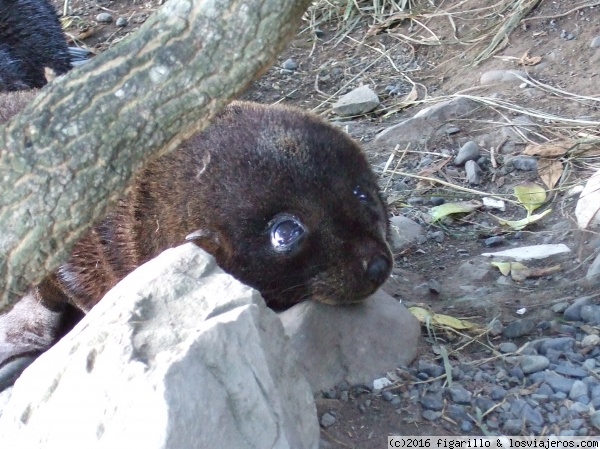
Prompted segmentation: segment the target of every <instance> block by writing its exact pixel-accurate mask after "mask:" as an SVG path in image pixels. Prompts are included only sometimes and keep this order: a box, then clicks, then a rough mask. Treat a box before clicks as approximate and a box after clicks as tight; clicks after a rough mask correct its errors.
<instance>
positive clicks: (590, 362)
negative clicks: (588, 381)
mask: <svg viewBox="0 0 600 449" xmlns="http://www.w3.org/2000/svg"><path fill="white" fill-rule="evenodd" d="M581 341H583V340H581ZM581 366H583V368H584V369H587V370H589V371H592V370H593V369H594V368H596V360H594V359H585V360H584V361H583V362H582V363H581Z"/></svg>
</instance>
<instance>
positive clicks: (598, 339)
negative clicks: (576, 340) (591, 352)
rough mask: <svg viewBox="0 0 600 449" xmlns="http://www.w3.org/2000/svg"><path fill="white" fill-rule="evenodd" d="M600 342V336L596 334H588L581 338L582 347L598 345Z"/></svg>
mask: <svg viewBox="0 0 600 449" xmlns="http://www.w3.org/2000/svg"><path fill="white" fill-rule="evenodd" d="M599 343H600V336H598V335H595V334H591V335H586V336H585V337H583V338H582V339H581V347H582V348H588V347H593V346H598V344H599Z"/></svg>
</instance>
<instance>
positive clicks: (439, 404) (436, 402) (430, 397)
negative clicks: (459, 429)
mask: <svg viewBox="0 0 600 449" xmlns="http://www.w3.org/2000/svg"><path fill="white" fill-rule="evenodd" d="M420 402H421V405H422V406H423V407H425V408H426V409H427V410H435V411H440V410H443V409H444V400H443V399H442V395H441V394H436V393H428V394H426V395H424V396H423V397H422V398H421V401H420Z"/></svg>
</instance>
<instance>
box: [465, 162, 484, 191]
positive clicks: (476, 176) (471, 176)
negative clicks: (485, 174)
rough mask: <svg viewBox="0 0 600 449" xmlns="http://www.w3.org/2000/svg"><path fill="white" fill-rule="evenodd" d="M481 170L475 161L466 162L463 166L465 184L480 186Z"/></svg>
mask: <svg viewBox="0 0 600 449" xmlns="http://www.w3.org/2000/svg"><path fill="white" fill-rule="evenodd" d="M481 173H482V171H481V168H480V167H479V165H477V162H475V161H467V162H466V164H465V175H466V178H467V182H468V183H469V184H471V185H475V186H478V185H479V184H481Z"/></svg>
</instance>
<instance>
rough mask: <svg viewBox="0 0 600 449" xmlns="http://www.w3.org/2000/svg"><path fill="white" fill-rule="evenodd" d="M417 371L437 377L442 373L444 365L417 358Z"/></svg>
mask: <svg viewBox="0 0 600 449" xmlns="http://www.w3.org/2000/svg"><path fill="white" fill-rule="evenodd" d="M417 371H419V372H420V373H425V374H427V376H429V377H439V376H441V375H442V374H444V367H443V366H441V365H438V364H437V363H432V362H429V361H426V360H419V363H418V364H417Z"/></svg>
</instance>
